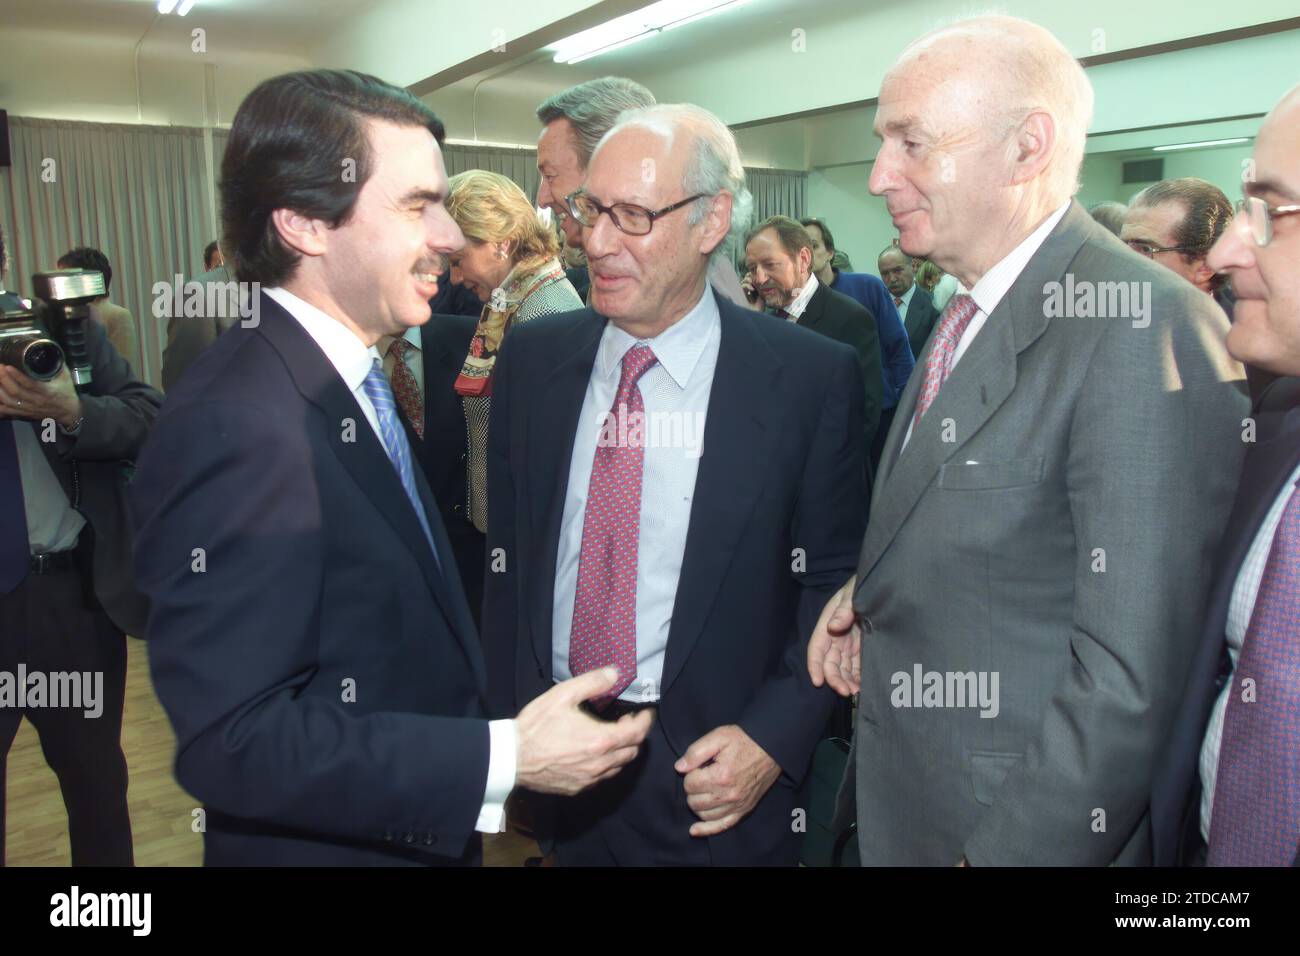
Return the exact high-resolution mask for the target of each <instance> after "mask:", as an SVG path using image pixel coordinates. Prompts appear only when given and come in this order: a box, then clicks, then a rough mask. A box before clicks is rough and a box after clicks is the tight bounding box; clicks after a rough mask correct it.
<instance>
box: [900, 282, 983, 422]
mask: <svg viewBox="0 0 1300 956" xmlns="http://www.w3.org/2000/svg"><path fill="white" fill-rule="evenodd" d="M978 311H979V306H977V305H976V304H975V300H974V299H972V298H971V297H970V296H969V295H966V294H965V293H962V294H961V295H954V296H953V297H952V299H950V300H949V302H948V305H947V306H946V307H945V308H944V310H943V315H942V316H940V317H939V327H938V328H937V329H936V330H935V332H934V344H933V345H932V346H931V347H930V357H929V358H928V359H926V362H925V378H924V379H923V380H922V382H921V394H920V395H918V396H917V397H916V417H915V418H914V419H912V428H916V426H917V424H918V423H919V422H920V421H921V416H922V415H924V414H925V413H926V412H927V411H929V409H930V405H931V404H933V402H934V400H935V397H936V396H937V395H938V394H939V389H940V388H942V387H943V383H944V382H945V381H947V379H948V373H949V372H951V371H952V358H953V356H954V355H955V354H956V353H957V343H958V342H960V341H961V337H962V335H963V334H964V333H965V332H966V327H967V326H968V325H970V322H971V319H973V318H975V313H976V312H978Z"/></svg>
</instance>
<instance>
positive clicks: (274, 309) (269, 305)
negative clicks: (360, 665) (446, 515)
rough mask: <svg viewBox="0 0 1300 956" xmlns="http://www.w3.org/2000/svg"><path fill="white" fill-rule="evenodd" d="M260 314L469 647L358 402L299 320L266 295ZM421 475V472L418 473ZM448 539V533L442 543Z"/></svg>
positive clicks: (343, 456)
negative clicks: (348, 423)
mask: <svg viewBox="0 0 1300 956" xmlns="http://www.w3.org/2000/svg"><path fill="white" fill-rule="evenodd" d="M261 314H262V322H261V323H260V324H259V325H258V328H257V334H260V335H262V336H263V337H265V338H266V339H267V340H268V341H269V342H270V343H271V345H272V346H273V347H274V348H275V349H276V351H278V352H279V353H280V356H281V358H283V360H284V363H285V365H286V367H287V368H288V369H289V374H290V375H291V376H292V377H293V380H294V384H295V385H296V386H297V388H298V391H299V392H301V393H302V396H303V398H305V399H306V400H307V401H309V402H311V403H312V404H313V405H315V406H316V407H317V408H318V409H320V410H321V412H322V413H323V414H324V415H325V420H326V423H327V424H326V428H325V432H326V434H327V435H328V436H329V444H330V450H331V451H332V452H333V453H334V455H335V456H336V457H337V458H338V459H339V461H340V462H342V463H343V466H344V467H345V468H347V470H348V472H349V473H350V474H351V475H352V477H353V479H354V480H355V481H356V483H357V484H358V485H359V486H360V487H361V490H362V492H363V493H364V494H365V496H366V497H367V498H368V499H369V500H370V502H371V504H373V505H374V506H375V508H377V509H378V511H379V513H380V514H382V515H383V516H384V519H385V520H386V521H387V523H388V525H389V526H390V527H391V529H392V531H393V533H394V534H396V535H397V537H398V538H399V539H400V540H401V541H402V543H403V544H404V545H405V546H406V548H407V550H409V551H410V552H411V554H412V556H413V557H414V558H415V560H416V563H417V564H418V565H419V568H420V571H421V573H422V574H423V575H424V579H425V582H426V583H427V584H428V586H429V590H430V592H432V594H433V596H434V598H435V599H436V601H437V603H438V605H439V607H440V608H441V609H442V612H443V615H444V616H445V617H446V619H447V622H448V624H449V625H450V627H451V629H452V630H453V631H454V632H456V634H457V636H458V637H459V638H460V640H461V642H462V644H464V645H465V646H466V647H467V648H468V647H469V646H470V644H471V642H472V635H466V634H463V633H461V628H460V626H459V624H458V615H457V614H456V610H455V607H456V603H457V601H456V596H454V595H452V594H451V592H450V590H449V588H448V586H447V580H446V578H445V577H444V576H443V575H442V574H440V573H439V571H438V565H437V563H436V562H435V560H434V556H433V552H432V551H431V550H430V548H429V542H428V541H427V540H426V539H425V537H424V532H423V530H422V529H421V528H420V521H419V518H418V517H417V516H416V514H415V508H414V507H413V506H412V505H411V502H410V499H408V498H407V497H406V491H405V489H403V488H402V482H401V479H399V478H398V476H397V471H396V469H394V468H393V465H392V462H391V461H389V458H388V454H387V453H386V452H385V451H384V448H383V446H382V445H381V444H380V443H379V439H378V438H377V437H376V436H375V433H374V430H373V429H372V428H371V427H370V423H369V422H368V421H367V419H366V416H365V414H364V413H363V412H362V410H361V406H360V405H359V404H357V400H356V397H355V396H354V395H353V394H352V392H351V391H349V390H348V387H347V385H346V383H344V381H343V379H342V378H340V377H339V374H338V370H337V369H335V368H334V366H333V365H332V364H330V361H329V359H327V358H326V357H325V355H324V354H323V353H322V352H321V350H320V348H319V347H318V346H317V345H316V343H315V342H314V341H313V340H312V338H311V336H309V335H308V334H307V332H306V331H305V330H304V329H303V328H302V327H301V326H300V325H299V324H298V322H297V320H295V319H294V318H293V316H291V315H289V314H288V313H287V312H286V311H285V310H284V309H282V308H281V307H280V305H279V304H278V303H277V302H275V300H273V299H271V298H270V297H269V296H267V295H266V294H265V293H263V296H262V313H261ZM347 421H351V422H352V423H353V427H352V428H351V429H346V430H345V428H344V423H345V422H347ZM345 439H351V440H345ZM418 470H419V469H418V468H417V469H416V471H417V472H418ZM417 486H418V479H417ZM430 499H432V496H430ZM426 510H428V505H426ZM425 517H426V518H428V520H429V523H430V527H431V528H432V526H433V524H434V523H435V522H437V524H438V526H439V528H441V524H442V521H441V518H440V517H439V515H438V512H437V509H436V508H435V509H433V510H432V511H430V512H429V513H428V514H427V515H426V516H425ZM435 535H436V533H435ZM445 539H446V536H445V534H444V535H443V540H444V541H445ZM435 540H437V539H436V536H435ZM439 559H440V560H442V561H443V562H447V561H451V560H453V558H452V554H451V549H450V547H449V546H448V547H447V550H446V551H441V552H440V553H439ZM459 603H462V604H463V603H464V597H463V596H460V600H459ZM472 656H473V655H472V654H471V657H472Z"/></svg>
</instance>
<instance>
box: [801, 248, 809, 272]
mask: <svg viewBox="0 0 1300 956" xmlns="http://www.w3.org/2000/svg"><path fill="white" fill-rule="evenodd" d="M799 271H800V272H807V273H809V274H811V273H812V250H811V249H809V248H808V247H807V246H802V247H801V248H800V249H799Z"/></svg>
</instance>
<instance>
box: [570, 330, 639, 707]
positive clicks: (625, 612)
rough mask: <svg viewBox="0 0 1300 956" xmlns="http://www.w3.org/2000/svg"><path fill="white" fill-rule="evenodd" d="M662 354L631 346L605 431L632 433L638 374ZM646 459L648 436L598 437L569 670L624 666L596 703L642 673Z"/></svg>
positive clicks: (607, 699)
mask: <svg viewBox="0 0 1300 956" xmlns="http://www.w3.org/2000/svg"><path fill="white" fill-rule="evenodd" d="M657 361H658V359H656V358H655V354H654V352H652V351H650V346H648V345H634V346H633V347H632V348H630V349H628V351H627V352H626V354H624V356H623V376H622V378H620V379H619V383H618V392H617V394H615V396H614V407H613V408H612V409H610V416H611V419H610V420H609V421H608V423H607V424H606V426H605V427H604V428H603V429H601V434H602V435H609V434H614V435H620V436H622V435H627V434H628V432H629V430H630V428H631V424H629V423H630V422H635V421H637V420H640V421H644V416H645V402H644V400H643V399H642V398H641V390H640V389H639V388H637V381H638V380H639V379H640V378H641V376H642V375H644V374H645V372H646V370H647V369H649V368H650V366H652V365H654V364H655V362H657ZM633 416H636V418H635V419H634V418H633ZM640 431H642V432H643V430H640ZM644 465H645V447H644V445H643V444H642V443H639V442H627V443H623V442H619V441H616V442H612V443H609V442H600V441H598V442H597V443H596V457H595V460H594V461H593V462H592V465H591V484H590V485H589V486H588V489H587V509H586V512H585V514H584V515H583V524H582V550H581V551H580V552H579V554H578V586H577V591H576V593H575V595H574V600H573V628H572V630H571V631H570V636H569V673H571V674H572V675H573V676H574V677H577V676H578V675H579V674H585V673H586V672H587V671H592V670H595V669H596V668H598V667H606V666H609V665H613V666H614V667H616V668H617V669H618V683H616V684H615V685H614V687H613V688H611V689H610V690H609V691H608V692H607V693H606V694H605V695H604V696H602V697H598V698H596V699H595V700H593V703H594V704H595V705H596V706H597V707H603V706H605V705H607V704H608V703H609V702H610V701H612V700H613V699H614V698H615V697H617V696H618V695H619V694H621V693H623V691H624V690H626V689H627V687H628V685H629V684H631V683H632V681H633V680H634V679H635V678H636V565H637V543H638V539H639V538H640V534H641V473H642V470H643V468H644Z"/></svg>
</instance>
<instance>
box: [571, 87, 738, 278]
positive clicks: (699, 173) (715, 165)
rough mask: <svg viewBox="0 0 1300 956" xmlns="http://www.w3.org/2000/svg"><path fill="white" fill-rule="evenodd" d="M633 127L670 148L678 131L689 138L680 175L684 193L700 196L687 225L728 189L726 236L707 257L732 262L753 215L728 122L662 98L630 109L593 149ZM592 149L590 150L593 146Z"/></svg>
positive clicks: (699, 218) (698, 220)
mask: <svg viewBox="0 0 1300 956" xmlns="http://www.w3.org/2000/svg"><path fill="white" fill-rule="evenodd" d="M631 126H636V127H640V128H641V129H646V130H649V131H650V132H652V133H655V134H656V135H658V136H660V137H662V138H663V139H664V140H665V142H666V143H667V145H668V148H669V149H670V150H671V149H672V147H673V143H674V141H675V140H676V138H677V136H678V135H679V134H682V133H684V134H686V135H687V136H689V137H690V145H691V154H690V156H689V158H688V159H687V162H686V170H685V172H684V173H683V174H682V189H683V190H684V191H685V193H686V195H688V196H693V195H695V194H697V193H698V194H700V195H702V197H703V198H701V199H699V200H697V201H696V202H694V203H692V204H691V207H690V209H689V210H688V211H687V220H686V221H687V225H690V226H698V225H699V224H700V223H701V222H703V221H704V217H705V216H707V215H708V214H709V209H710V208H711V207H712V205H713V197H714V196H716V195H718V193H721V192H727V193H730V194H731V225H730V228H728V230H727V235H726V237H725V238H724V239H723V240H722V242H720V243H718V247H717V248H716V249H714V250H713V254H712V256H711V257H710V258H711V259H713V260H718V259H726V260H727V261H730V259H731V255H732V252H733V251H734V250H736V249H739V248H741V244H742V242H743V240H744V237H745V235H746V233H747V232H748V230H749V223H750V220H751V219H752V218H753V215H754V197H753V196H752V195H751V194H750V192H749V189H748V187H746V185H745V167H744V166H743V165H742V164H741V161H740V149H739V148H738V147H737V146H736V137H735V136H734V135H733V134H732V132H731V130H730V129H728V128H727V124H726V123H724V122H722V120H720V119H718V117H716V116H714V115H713V114H712V113H710V112H709V111H708V110H706V109H704V108H703V107H702V106H696V105H695V104H693V103H664V104H659V105H656V106H647V107H643V108H641V109H635V110H628V111H626V112H624V113H623V114H622V115H620V116H619V118H618V121H617V122H616V123H615V124H614V126H613V127H612V128H611V129H610V130H609V132H607V133H606V134H605V135H604V136H603V137H601V140H600V142H599V143H597V144H596V146H597V148H599V147H600V146H601V145H603V144H604V143H605V142H606V141H607V140H609V139H610V138H611V137H613V136H614V135H615V134H616V133H618V132H620V131H622V130H624V129H627V128H628V127H631ZM593 153H594V150H593Z"/></svg>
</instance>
